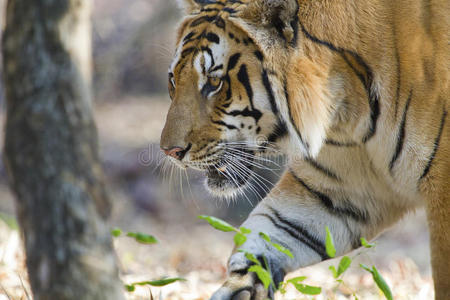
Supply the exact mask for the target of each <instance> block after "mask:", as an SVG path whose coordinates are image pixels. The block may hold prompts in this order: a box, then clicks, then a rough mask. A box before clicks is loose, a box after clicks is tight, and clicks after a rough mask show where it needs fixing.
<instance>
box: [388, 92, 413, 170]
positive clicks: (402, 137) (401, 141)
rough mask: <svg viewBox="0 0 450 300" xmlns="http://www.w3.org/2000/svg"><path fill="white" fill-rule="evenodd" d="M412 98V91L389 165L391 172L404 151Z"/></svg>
mask: <svg viewBox="0 0 450 300" xmlns="http://www.w3.org/2000/svg"><path fill="white" fill-rule="evenodd" d="M411 98H412V90H411V91H410V92H409V97H408V100H406V105H405V110H404V111H403V116H402V120H401V122H400V128H399V131H398V137H397V146H396V147H395V152H394V155H393V156H392V159H391V162H390V163H389V171H392V169H393V168H394V165H395V162H396V161H397V159H398V157H399V156H400V152H401V151H402V149H403V144H404V142H405V125H406V114H407V113H408V108H409V103H410V102H411Z"/></svg>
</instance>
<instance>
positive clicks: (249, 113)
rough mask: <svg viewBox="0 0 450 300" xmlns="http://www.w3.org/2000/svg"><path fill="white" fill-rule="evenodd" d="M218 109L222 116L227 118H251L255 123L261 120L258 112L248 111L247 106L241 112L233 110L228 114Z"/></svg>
mask: <svg viewBox="0 0 450 300" xmlns="http://www.w3.org/2000/svg"><path fill="white" fill-rule="evenodd" d="M218 109H219V110H220V111H221V112H222V113H224V114H226V115H228V116H233V117H236V116H243V117H252V118H253V119H255V122H256V123H257V122H258V121H259V119H261V116H262V113H261V112H260V111H259V110H257V109H255V110H249V109H248V106H247V107H245V109H243V110H233V111H230V112H228V111H226V110H224V109H222V108H220V107H218Z"/></svg>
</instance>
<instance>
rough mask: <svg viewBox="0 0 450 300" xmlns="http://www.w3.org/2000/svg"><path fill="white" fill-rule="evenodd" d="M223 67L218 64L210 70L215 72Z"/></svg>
mask: <svg viewBox="0 0 450 300" xmlns="http://www.w3.org/2000/svg"><path fill="white" fill-rule="evenodd" d="M222 69H223V65H222V64H220V65H218V66H215V67H213V68H211V69H210V70H208V72H215V71H217V70H222Z"/></svg>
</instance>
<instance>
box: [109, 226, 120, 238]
mask: <svg viewBox="0 0 450 300" xmlns="http://www.w3.org/2000/svg"><path fill="white" fill-rule="evenodd" d="M121 234H122V230H121V229H120V228H117V227H116V228H113V229H112V230H111V235H112V236H113V237H118V236H120V235H121Z"/></svg>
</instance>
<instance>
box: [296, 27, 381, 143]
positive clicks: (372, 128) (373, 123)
mask: <svg viewBox="0 0 450 300" xmlns="http://www.w3.org/2000/svg"><path fill="white" fill-rule="evenodd" d="M301 27H302V31H303V33H304V35H305V36H306V37H307V38H308V39H310V40H311V41H313V42H315V43H318V44H320V45H323V46H325V47H327V48H328V49H330V50H332V51H334V52H337V53H339V54H340V55H341V57H342V58H343V59H344V61H345V62H346V63H347V64H348V65H349V67H350V68H351V69H352V70H353V71H354V72H355V74H356V75H357V76H358V78H359V79H360V80H361V83H362V84H363V86H364V88H365V90H366V92H367V95H368V98H369V106H370V125H369V130H368V132H367V133H366V134H365V135H364V137H363V142H364V143H366V142H367V141H368V140H370V138H372V137H373V136H374V135H375V133H376V128H377V121H378V117H379V115H380V103H379V102H380V101H379V96H378V94H377V93H375V92H374V91H373V90H374V89H373V88H372V86H373V72H372V69H371V68H370V67H369V65H368V64H367V63H366V62H365V61H364V59H363V58H362V57H361V56H359V55H358V54H357V53H356V52H354V51H351V50H348V49H344V48H340V47H336V46H335V45H333V44H332V43H330V42H328V41H323V40H320V39H319V38H317V37H315V36H313V35H311V34H310V33H309V32H308V31H307V30H306V28H305V27H304V26H303V24H301ZM350 58H352V59H353V60H355V62H356V63H357V64H358V65H359V67H361V68H363V69H364V71H365V74H363V73H361V72H360V71H359V70H358V68H357V67H355V66H354V65H353V63H352V60H351V59H350Z"/></svg>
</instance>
